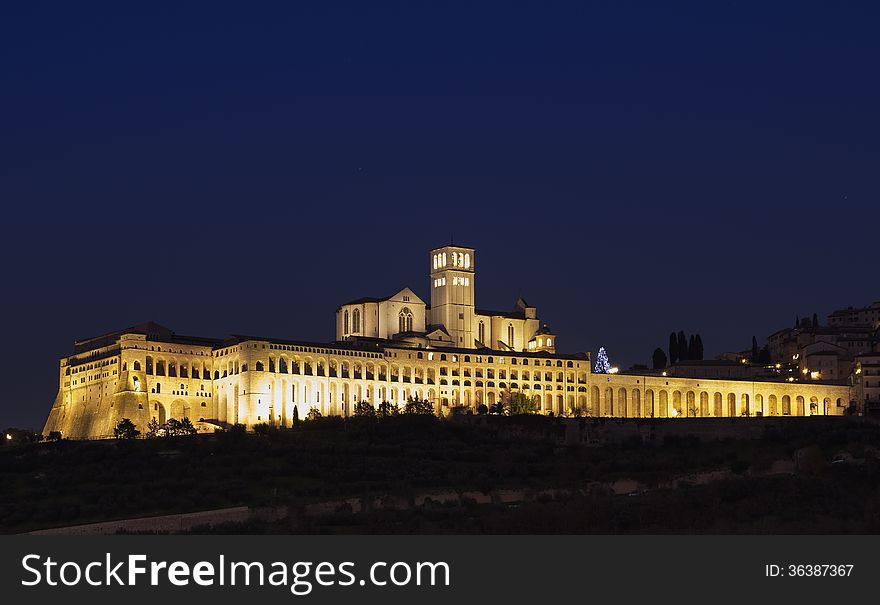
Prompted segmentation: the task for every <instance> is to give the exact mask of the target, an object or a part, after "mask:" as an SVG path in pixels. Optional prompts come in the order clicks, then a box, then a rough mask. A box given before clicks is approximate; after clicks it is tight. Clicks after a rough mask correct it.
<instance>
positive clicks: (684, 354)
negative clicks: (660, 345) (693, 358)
mask: <svg viewBox="0 0 880 605" xmlns="http://www.w3.org/2000/svg"><path fill="white" fill-rule="evenodd" d="M687 359H688V341H687V336H685V333H684V330H679V332H678V360H679V361H685V360H687Z"/></svg>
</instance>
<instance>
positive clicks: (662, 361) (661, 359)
mask: <svg viewBox="0 0 880 605" xmlns="http://www.w3.org/2000/svg"><path fill="white" fill-rule="evenodd" d="M652 361H653V362H654V369H655V370H662V369H663V368H665V367H666V353H664V352H663V349H661V348H660V347H657V348H656V349H654V355H653V356H652Z"/></svg>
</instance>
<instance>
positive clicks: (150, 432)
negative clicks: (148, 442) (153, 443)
mask: <svg viewBox="0 0 880 605" xmlns="http://www.w3.org/2000/svg"><path fill="white" fill-rule="evenodd" d="M161 429H162V425H160V424H159V421H158V420H156V419H155V418H150V421H149V422H148V423H147V433H146V436H147V438H149V439H152V438H154V437H158V436H159V431H160V430H161Z"/></svg>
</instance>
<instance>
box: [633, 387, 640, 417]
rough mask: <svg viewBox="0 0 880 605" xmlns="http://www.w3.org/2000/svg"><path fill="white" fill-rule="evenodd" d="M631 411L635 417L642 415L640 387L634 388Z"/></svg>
mask: <svg viewBox="0 0 880 605" xmlns="http://www.w3.org/2000/svg"><path fill="white" fill-rule="evenodd" d="M630 413H631V415H632V416H633V417H634V418H641V417H642V393H641V392H640V391H639V390H638V389H633V392H632V409H631V410H630Z"/></svg>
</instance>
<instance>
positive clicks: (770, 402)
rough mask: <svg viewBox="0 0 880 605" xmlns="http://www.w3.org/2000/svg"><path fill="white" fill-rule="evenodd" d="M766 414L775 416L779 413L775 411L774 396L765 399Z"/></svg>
mask: <svg viewBox="0 0 880 605" xmlns="http://www.w3.org/2000/svg"><path fill="white" fill-rule="evenodd" d="M767 413H768V414H770V415H771V416H776V415H777V414H778V413H779V410H778V409H776V395H770V396H769V397H767Z"/></svg>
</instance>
